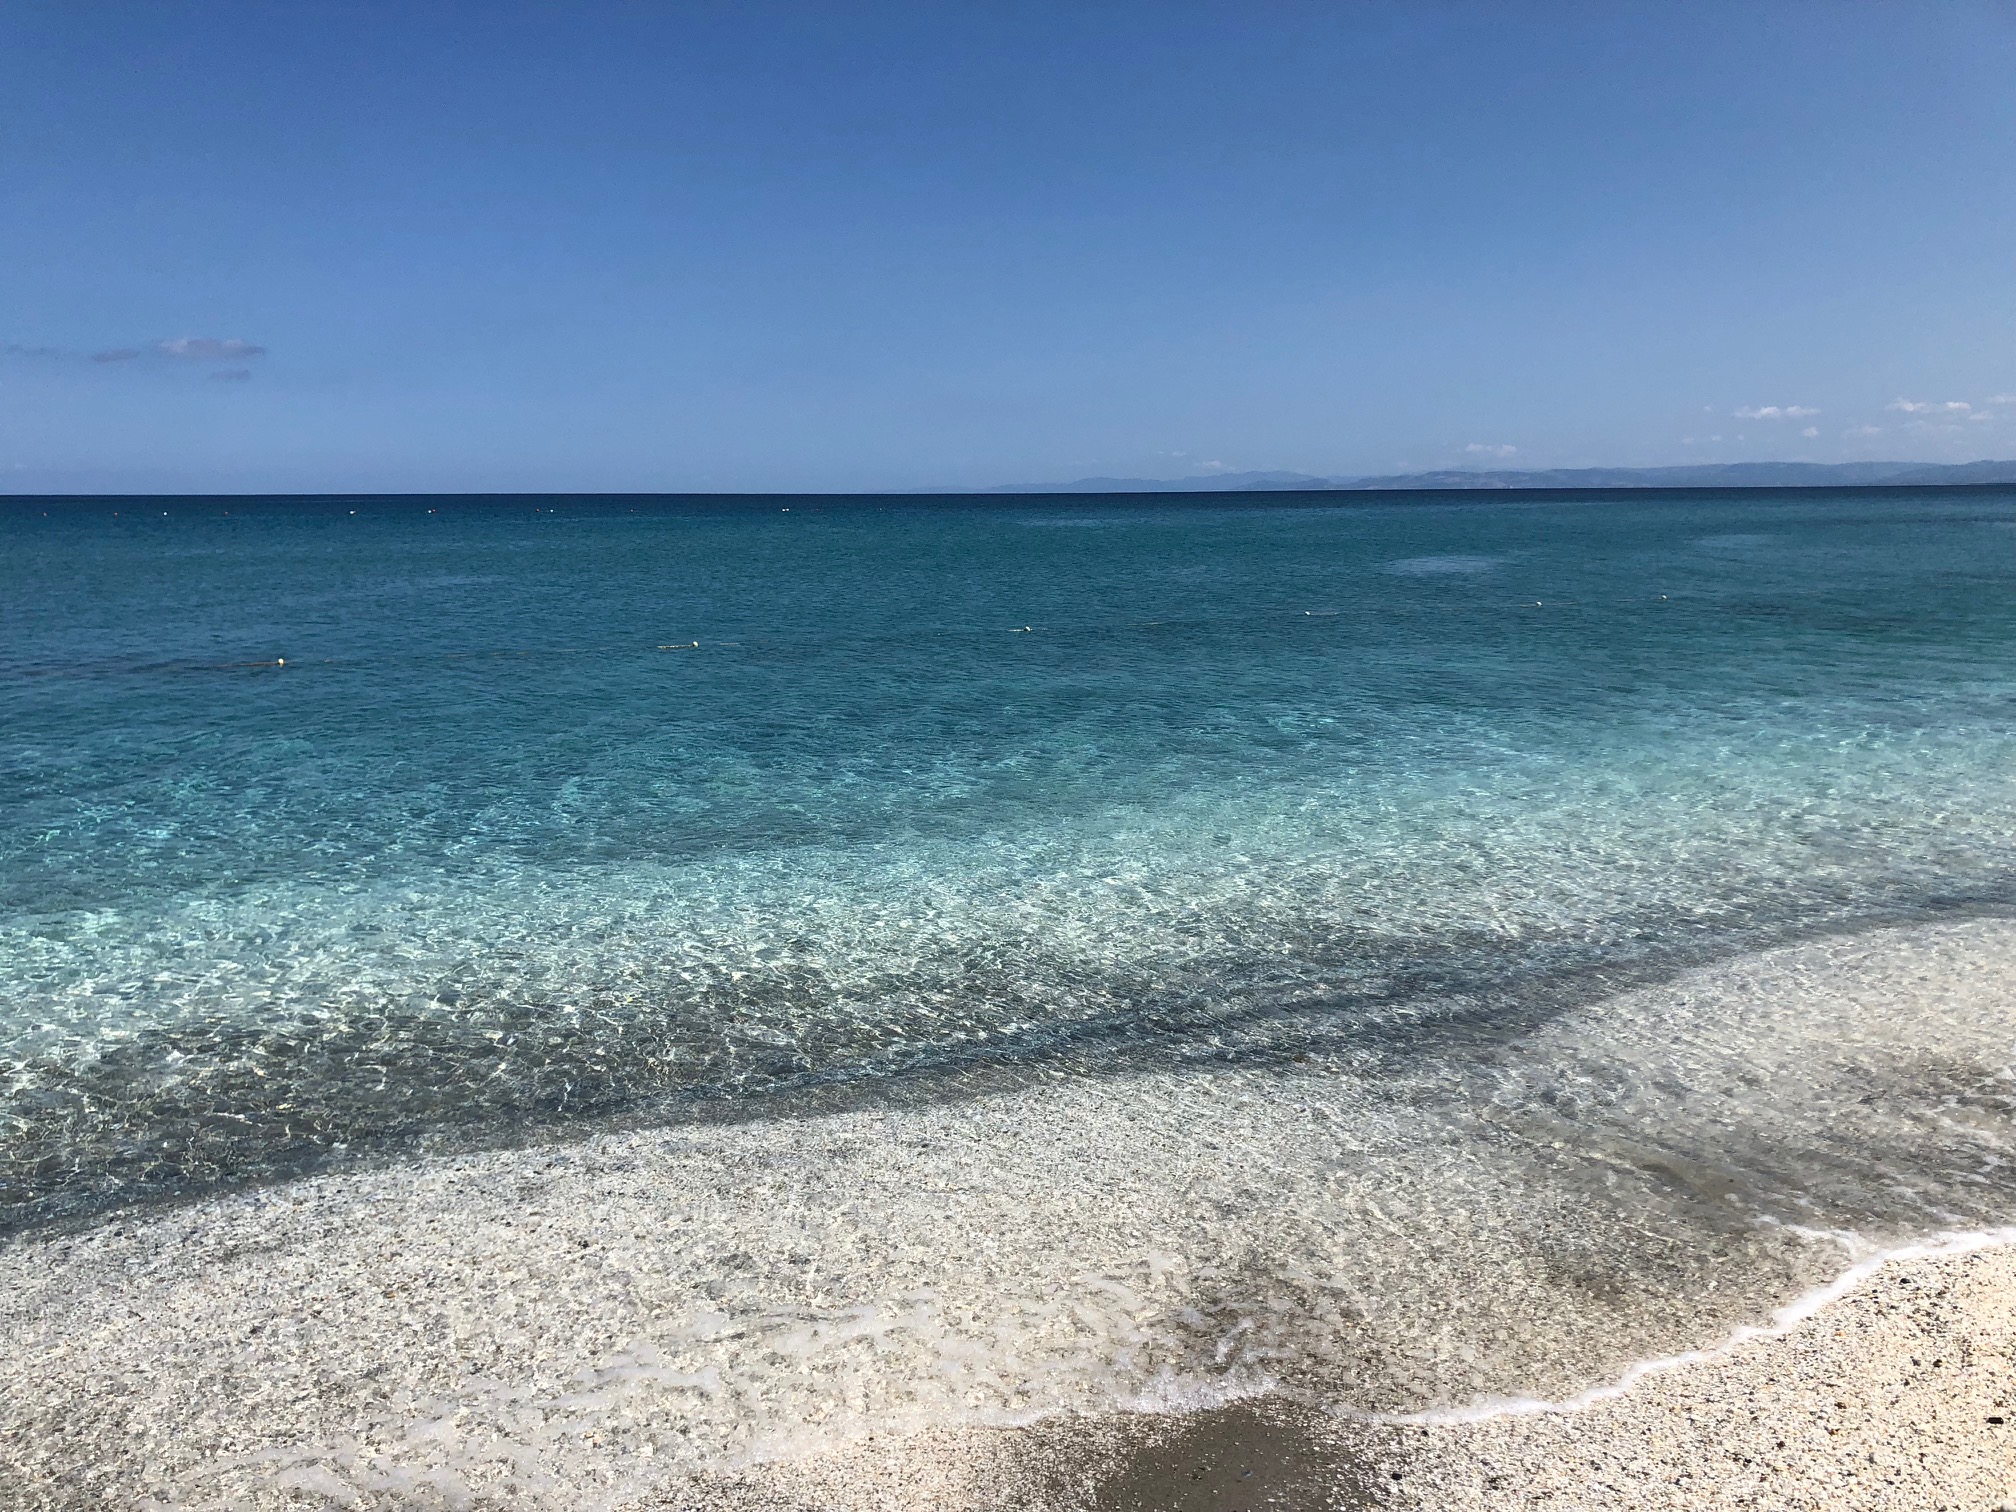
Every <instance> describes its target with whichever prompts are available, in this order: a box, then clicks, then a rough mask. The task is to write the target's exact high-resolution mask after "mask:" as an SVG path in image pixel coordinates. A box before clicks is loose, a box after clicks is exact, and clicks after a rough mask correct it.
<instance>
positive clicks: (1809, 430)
mask: <svg viewBox="0 0 2016 1512" xmlns="http://www.w3.org/2000/svg"><path fill="white" fill-rule="evenodd" d="M1799 434H1800V435H1802V436H1805V437H1807V438H1809V439H1810V438H1812V437H1814V436H1817V435H1819V434H1820V427H1819V426H1817V425H1809V426H1807V427H1806V429H1804V430H1802V431H1801V432H1799Z"/></svg>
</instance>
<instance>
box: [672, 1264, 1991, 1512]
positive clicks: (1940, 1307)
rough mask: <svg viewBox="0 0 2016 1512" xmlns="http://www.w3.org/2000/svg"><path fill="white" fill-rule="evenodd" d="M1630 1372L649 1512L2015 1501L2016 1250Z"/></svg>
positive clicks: (1299, 1511)
mask: <svg viewBox="0 0 2016 1512" xmlns="http://www.w3.org/2000/svg"><path fill="white" fill-rule="evenodd" d="M1822 1293H1824V1295H1823V1294H1822ZM1795 1313H1796V1314H1797V1316H1796V1317H1794V1316H1791V1315H1792V1314H1795ZM1626 1377H1627V1378H1626V1379H1625V1380H1623V1381H1620V1382H1617V1383H1613V1384H1611V1385H1609V1386H1604V1387H1599V1388H1594V1389H1592V1390H1591V1391H1589V1392H1587V1393H1584V1394H1583V1396H1581V1397H1579V1398H1577V1399H1575V1400H1574V1401H1572V1402H1567V1403H1539V1402H1522V1403H1516V1404H1499V1406H1498V1407H1497V1409H1496V1410H1494V1411H1492V1412H1490V1413H1489V1414H1488V1415H1484V1414H1479V1413H1474V1412H1472V1413H1456V1414H1451V1413H1429V1414H1421V1415H1417V1416H1415V1417H1412V1418H1404V1419H1403V1418H1395V1417H1390V1416H1389V1417H1385V1418H1377V1417H1367V1416H1359V1415H1353V1414H1348V1413H1329V1412H1322V1411H1311V1410H1309V1409H1307V1408H1299V1407H1296V1406H1294V1405H1293V1404H1289V1403H1284V1402H1281V1401H1279V1400H1278V1399H1269V1398H1265V1397H1261V1398H1252V1399H1247V1400H1244V1401H1241V1402H1237V1403H1232V1404H1228V1405H1227V1406H1226V1407H1224V1408H1219V1409H1210V1410H1206V1411H1202V1412H1198V1413H1193V1414H1185V1415H1168V1414H1161V1415H1158V1414H1146V1413H1143V1414H1131V1415H1130V1414H1114V1415H1111V1416H1109V1417H1106V1418H1103V1419H1098V1420H1089V1421H1084V1422H1079V1423H1056V1422H1051V1423H1042V1424H1035V1425H1031V1426H1029V1427H1026V1428H1020V1429H1013V1428H1010V1429H975V1430H968V1431H965V1432H963V1433H940V1434H932V1435H923V1436H920V1437H917V1438H914V1439H911V1440H909V1441H907V1442H897V1443H894V1444H887V1445H880V1446H878V1445H875V1444H872V1443H864V1444H856V1445H852V1446H848V1447H847V1448H846V1449H844V1450H841V1451H838V1452H835V1453H832V1454H830V1455H827V1456H823V1457H820V1458H816V1459H812V1460H806V1461H800V1462H798V1463H795V1464H790V1465H783V1466H772V1467H765V1468H764V1470H763V1471H762V1472H760V1473H756V1474H749V1475H744V1476H741V1477H736V1478H733V1479H728V1480H723V1481H721V1482H719V1483H717V1484H715V1485H714V1486H712V1487H710V1488H709V1489H708V1492H707V1493H706V1494H705V1495H703V1496H701V1497H699V1498H698V1499H694V1500H691V1501H688V1500H683V1499H677V1498H674V1499H668V1500H665V1501H663V1502H659V1503H654V1504H653V1505H654V1506H662V1507H664V1508H666V1509H668V1512H669V1509H672V1508H679V1509H680V1512H686V1509H689V1508H691V1509H694V1512H697V1509H698V1508H700V1507H702V1506H707V1505H714V1506H720V1507H732V1508H734V1509H735V1512H744V1509H746V1512H811V1509H815V1508H816V1509H820V1512H893V1509H902V1508H911V1507H930V1508H933V1509H934V1512H991V1509H1002V1512H1008V1509H1016V1512H1035V1509H1046V1512H1067V1509H1068V1512H1220V1509H1225V1508H1234V1507H1237V1508H1242V1509H1243V1508H1250V1509H1253V1512H1260V1509H1266V1508H1278V1509H1293V1512H1318V1509H1325V1512H1327V1509H1338V1512H1344V1509H1361V1508H1373V1507H1379V1508H1392V1509H1394V1512H1415V1509H1418V1512H1436V1509H1462V1508H1476V1509H1479V1512H1490V1509H1514V1508H1546V1509H1549V1512H1612V1509H1615V1508H1618V1507H1625V1506H1628V1507H1632V1508H1644V1509H1648V1512H1680V1509H1683V1508H1703V1507H1750V1508H1756V1509H1759V1512H1776V1509H1784V1512H1792V1509H1800V1512H1808V1509H1810V1512H1831V1509H1855V1512H1862V1509H1867V1512H1904V1509H1913V1512H1931V1509H1940V1512H1962V1509H1967V1512H2007V1509H2009V1508H2011V1507H2016V1234H2010V1235H2005V1236H1999V1237H1996V1238H1993V1239H1991V1238H1990V1237H1989V1236H1986V1235H1966V1236H1951V1237H1950V1239H1949V1241H1948V1242H1946V1243H1943V1244H1921V1245H1909V1246H1903V1247H1900V1248H1899V1249H1897V1250H1894V1251H1890V1252H1886V1253H1884V1254H1882V1255H1879V1256H1872V1257H1869V1258H1868V1259H1865V1260H1863V1261H1860V1262H1858V1263H1857V1264H1856V1265H1854V1266H1853V1267H1851V1269H1850V1270H1849V1271H1848V1272H1845V1273H1844V1274H1843V1276H1842V1277H1841V1278H1840V1280H1838V1281H1837V1282H1835V1283H1832V1284H1830V1285H1829V1286H1827V1287H1825V1288H1823V1289H1821V1292H1820V1293H1815V1294H1811V1295H1809V1296H1808V1297H1805V1298H1801V1299H1799V1301H1798V1302H1795V1303H1792V1304H1788V1305H1787V1307H1785V1308H1782V1309H1780V1311H1779V1319H1778V1321H1777V1322H1776V1323H1774V1325H1773V1326H1772V1327H1769V1328H1757V1329H1747V1330H1744V1331H1742V1334H1741V1336H1732V1337H1731V1338H1729V1339H1725V1340H1723V1341H1722V1342H1721V1343H1720V1344H1717V1345H1715V1346H1711V1347H1709V1348H1707V1349H1703V1350H1698V1351H1692V1352H1690V1353H1689V1354H1687V1355H1683V1356H1678V1357H1673V1358H1669V1359H1665V1360H1661V1361H1650V1362H1644V1364H1643V1365H1641V1366H1639V1367H1634V1368H1633V1369H1632V1370H1631V1371H1628V1372H1627V1373H1626ZM710 1498H711V1500H710Z"/></svg>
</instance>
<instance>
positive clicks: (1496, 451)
mask: <svg viewBox="0 0 2016 1512" xmlns="http://www.w3.org/2000/svg"><path fill="white" fill-rule="evenodd" d="M1463 450H1465V451H1466V452H1468V453H1470V455H1472V456H1473V457H1510V456H1512V455H1514V454H1515V453H1517V452H1518V450H1519V448H1518V447H1516V446H1507V445H1503V444H1497V445H1494V444H1492V443H1491V442H1488V441H1472V442H1470V443H1469V444H1467V445H1466V446H1465V447H1464V448H1463Z"/></svg>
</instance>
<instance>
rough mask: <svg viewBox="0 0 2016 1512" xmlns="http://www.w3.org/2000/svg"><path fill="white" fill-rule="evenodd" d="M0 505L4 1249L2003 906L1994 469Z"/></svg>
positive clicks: (1329, 1044) (2008, 694)
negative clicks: (1830, 478) (1663, 484)
mask: <svg viewBox="0 0 2016 1512" xmlns="http://www.w3.org/2000/svg"><path fill="white" fill-rule="evenodd" d="M0 542H4V550H0V1202H4V1204H5V1211H6V1213H7V1214H8V1215H9V1216H8V1217H7V1219H6V1222H7V1223H8V1224H9V1225H10V1226H19V1225H21V1224H27V1223H35V1222H39V1221H43V1220H45V1219H48V1218H51V1217H56V1216H60V1215H63V1214H66V1213H74V1212H80V1211H85V1210H89V1209H92V1208H96V1207H101V1206H103V1205H105V1204H107V1203H116V1202H122V1201H127V1200H131V1199H134V1198H141V1197H152V1196H170V1195H176V1194H181V1193H186V1192H189V1191H193V1190H198V1189H201V1188H204V1187H207V1186H214V1185H216V1184H218V1183H230V1182H235V1181H239V1180H244V1179H250V1178H256V1177H260V1176H263V1175H268V1174H272V1173H277V1172H285V1171H293V1170H299V1169H303V1168H306V1167H310V1166H313V1165H316V1164H318V1163H321V1162H324V1161H327V1160H329V1159H331V1158H336V1157H340V1156H343V1155H346V1154H348V1155H356V1154H359V1153H371V1152H381V1151H386V1150H395V1151H396V1150H398V1149H402V1148H407V1147H412V1146H414V1145H416V1144H424V1143H426V1142H428V1141H438V1140H440V1139H442V1138H467V1139H475V1140H494V1139H507V1138H516V1137H519V1136H521V1135H522V1134H523V1133H524V1132H525V1131H527V1130H528V1129H539V1128H546V1127H550V1126H552V1125H553V1124H555V1123H558V1122H563V1121H567V1120H570V1119H580V1118H587V1117H604V1116H610V1115H616V1114H623V1115H628V1116H635V1117H645V1118H671V1117H683V1116H688V1115H691V1114H694V1113H699V1112H706V1113H709V1114H719V1113H721V1112H724V1111H725V1112H736V1111H751V1110H753V1111H763V1112H767V1111H770V1110H774V1109H781V1108H788V1107H790V1106H791V1105H792V1103H791V1098H792V1097H793V1096H794V1095H798V1094H801V1093H805V1092H808V1091H810V1090H812V1089H828V1090H830V1089H833V1088H847V1089H851V1090H853V1091H856V1092H869V1093H874V1092H884V1091H901V1090H904V1089H912V1090H914V1091H915V1093H916V1095H921V1096H929V1095H938V1093H939V1091H940V1090H942V1089H943V1088H945V1087H947V1086H952V1085H966V1084H969V1083H970V1082H971V1081H972V1079H973V1078H976V1077H979V1078H982V1079H984V1078H985V1077H986V1076H988V1075H992V1074H996V1073H1001V1072H1011V1071H1012V1072H1016V1073H1020V1074H1029V1073H1032V1072H1034V1073H1039V1074H1042V1073H1048V1072H1052V1071H1061V1072H1064V1073H1067V1074H1088V1073H1103V1072H1109V1071H1111V1072H1119V1071H1124V1070H1126V1069H1128V1068H1129V1067H1130V1066H1133V1065H1136V1064H1140V1063H1144V1062H1148V1061H1153V1062H1156V1063H1163V1064H1168V1063H1174V1064H1177V1065H1181V1064H1182V1063H1184V1062H1186V1061H1198V1060H1201V1061H1207V1062H1210V1063H1213V1064H1222V1063H1224V1062H1227V1061H1246V1062H1250V1063H1252V1064H1253V1065H1255V1066H1256V1067H1258V1066H1265V1065H1267V1064H1270V1063H1281V1062H1294V1061H1297V1060H1298V1059H1299V1060H1300V1061H1303V1062H1307V1061H1309V1060H1310V1059H1311V1058H1314V1059H1316V1060H1319V1061H1320V1060H1321V1059H1322V1058H1323V1057H1326V1056H1340V1055H1347V1054H1351V1053H1355V1052H1357V1051H1358V1050H1361V1049H1362V1048H1363V1047H1364V1046H1365V1045H1367V1044H1373V1043H1378V1044H1383V1045H1393V1044H1399V1043H1403V1042H1411V1041H1412V1040H1414V1039H1418V1038H1419V1037H1420V1035H1421V1034H1422V1032H1423V1031H1422V1028H1421V1025H1422V1024H1423V1022H1424V1019H1432V1020H1437V1021H1439V1022H1443V1023H1444V1024H1445V1026H1446V1025H1448V1024H1451V1023H1454V1022H1455V1021H1456V1020H1457V1019H1460V1020H1461V1021H1462V1022H1461V1023H1460V1025H1458V1026H1457V1027H1460V1028H1461V1029H1462V1030H1463V1032H1462V1033H1459V1034H1445V1035H1443V1036H1442V1037H1441V1038H1439V1039H1437V1040H1436V1042H1435V1049H1434V1052H1433V1053H1435V1054H1439V1055H1446V1056H1452V1057H1460V1056H1461V1055H1463V1054H1464V1053H1466V1052H1465V1046H1466V1045H1467V1044H1472V1043H1475V1042H1476V1041H1477V1040H1478V1039H1479V1038H1480V1037H1489V1036H1490V1035H1491V1034H1492V1033H1494V1032H1497V1031H1499V1030H1504V1031H1507V1032H1509V1031H1510V1029H1511V1028H1512V1027H1513V1026H1515V1025H1523V1024H1529V1023H1531V1022H1533V1021H1534V1018H1535V1016H1536V1015H1543V1016H1544V1014H1545V1013H1546V1012H1547V1010H1548V1005H1549V1004H1550V1002H1554V1001H1557V1000H1560V999H1562V998H1564V997H1565V996H1566V995H1571V994H1576V993H1584V994H1586V992H1587V991H1588V990H1589V983H1590V982H1591V981H1592V980H1596V981H1599V982H1601V981H1611V980H1622V979H1623V978H1624V977H1626V976H1628V975H1630V974H1633V973H1637V974H1644V973H1650V972H1656V971H1658V970H1660V969H1663V968H1664V967H1666V966H1669V965H1673V964H1678V963H1680V962H1683V961H1691V960H1698V959H1703V958H1706V957H1712V956H1714V955H1717V954H1722V953H1728V952H1732V951H1735V950H1738V949H1742V948H1746V947H1748V946H1750V945H1754V944H1757V943H1761V942H1765V941H1769V940H1772V939H1777V938H1783V937H1786V936H1789V935H1793V934H1797V933H1801V932H1805V931H1810V930H1813V929H1816V928H1835V927H1843V926H1852V925H1856V924H1859V923H1867V922H1873V921H1879V920H1891V919H1897V918H1905V917H1915V916H1925V915H1930V914H1934V913H1940V912H1950V911H1954V910H1968V909H1977V910H1978V909H1994V910H1999V909H2001V908H2004V907H2005V906H2007V905H2008V904H2009V903H2011V902H2016V759H2012V758H2016V727H2012V714H2016V668H2012V661H2011V651H2012V648H2016V595H2012V592H2011V590H2012V588H2016V493H2012V492H2009V491H2001V492H1974V491H1970V492H1948V493H1942V492H1928V493H1922V494H1912V493H1860V494H1858V493H1842V494H1833V495H1810V494H1801V495H1772V494H1748V495H1740V496H1738V495H1656V496H1645V495H1618V496H1614V497H1604V498H1592V499H1578V500H1575V501H1572V502H1561V501H1554V502H1547V501H1533V500H1528V499H1512V500H1489V499H1479V498H1477V497H1475V496H1467V497H1463V498H1461V499H1450V498H1447V497H1435V498H1422V499H1410V500H1406V501H1402V502H1395V501H1390V500H1383V499H1381V500H1358V499H1350V498H1346V499H1344V500H1341V501H1333V500H1316V501H1304V500H1299V499H1298V500H1295V501H1293V502H1284V501H1281V500H1279V499H1275V498H1268V499H1265V500H1261V501H1255V502H1248V501H1243V500H1242V501H1237V502H1221V501H1213V500H1201V501H1200V500H1194V499H1186V500H1183V501H1181V502H1178V501H1173V500H1164V499H1128V500H1125V501H1118V500H1113V499H1110V498H1103V499H1081V500H1072V499H1056V498H1045V499H1042V500H1040V501H1034V500H1030V501H1021V500H1018V501H994V500H984V501H975V500H965V499H962V500H958V501H934V500H915V499H825V500H815V499H788V500H716V501H709V500H637V499H586V498H582V499H576V498H545V499H521V498H513V499H499V500H460V499H458V500H452V501H444V500H373V499H365V500H251V499H230V500H191V499H163V500H156V501H137V500H122V501H65V502H61V503H54V502H46V501H13V502H9V503H6V504H0ZM1452 993H1453V994H1460V995H1461V998H1460V1001H1461V1003H1462V1007H1461V1008H1460V1010H1459V1009H1456V1008H1452V1007H1449V1006H1448V1005H1449V1004H1450V1003H1451V1002H1452V1001H1455V999H1452V997H1451V994H1452ZM1424 1053H1426V1052H1425V1051H1424ZM948 1077H949V1078H951V1080H950V1081H948V1080H947V1078H948ZM962 1079H964V1080H962ZM759 1095H760V1096H761V1098H762V1101H760V1102H759V1101H756V1100H755V1099H757V1098H758V1097H759ZM779 1097H781V1098H782V1101H779V1100H778V1098H779Z"/></svg>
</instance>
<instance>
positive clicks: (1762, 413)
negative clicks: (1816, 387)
mask: <svg viewBox="0 0 2016 1512" xmlns="http://www.w3.org/2000/svg"><path fill="white" fill-rule="evenodd" d="M1729 413H1730V414H1732V415H1734V416H1735V417H1736V418H1737V419H1738V420H1807V419H1810V418H1812V417H1813V416H1814V415H1817V414H1819V413H1820V411H1818V410H1817V409H1814V408H1813V407H1812V406H1811V405H1807V404H1748V405H1745V406H1744V407H1743V408H1742V409H1736V410H1731V411H1730V412H1729Z"/></svg>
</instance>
